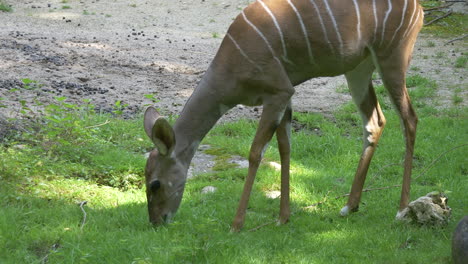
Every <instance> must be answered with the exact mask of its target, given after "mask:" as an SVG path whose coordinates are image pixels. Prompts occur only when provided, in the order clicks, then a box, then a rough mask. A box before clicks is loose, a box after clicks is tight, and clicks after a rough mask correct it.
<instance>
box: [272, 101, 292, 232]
mask: <svg viewBox="0 0 468 264" xmlns="http://www.w3.org/2000/svg"><path fill="white" fill-rule="evenodd" d="M291 120H292V108H291V102H289V105H288V107H287V108H286V111H285V112H284V116H283V120H282V121H281V123H280V125H279V127H278V128H277V129H276V138H277V140H278V148H279V153H280V159H281V200H280V215H279V224H285V223H286V222H288V220H289V215H290V214H291V210H290V208H289V166H290V159H291V143H290V142H291Z"/></svg>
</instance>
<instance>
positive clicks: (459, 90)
mask: <svg viewBox="0 0 468 264" xmlns="http://www.w3.org/2000/svg"><path fill="white" fill-rule="evenodd" d="M462 91H463V90H462V88H460V87H458V88H456V89H455V90H454V91H453V96H452V102H453V104H455V105H458V104H460V103H462V102H463V97H462V96H460V93H462Z"/></svg>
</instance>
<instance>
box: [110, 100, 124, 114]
mask: <svg viewBox="0 0 468 264" xmlns="http://www.w3.org/2000/svg"><path fill="white" fill-rule="evenodd" d="M127 106H128V104H122V101H120V100H118V101H116V102H115V103H114V105H113V108H114V110H113V111H112V113H114V114H115V115H118V116H120V115H122V114H123V110H124V109H125V108H126V107H127Z"/></svg>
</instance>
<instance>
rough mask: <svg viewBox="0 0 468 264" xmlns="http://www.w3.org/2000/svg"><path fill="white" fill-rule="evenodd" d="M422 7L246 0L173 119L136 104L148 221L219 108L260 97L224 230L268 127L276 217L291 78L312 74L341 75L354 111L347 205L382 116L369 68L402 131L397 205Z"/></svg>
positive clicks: (345, 0) (157, 220)
mask: <svg viewBox="0 0 468 264" xmlns="http://www.w3.org/2000/svg"><path fill="white" fill-rule="evenodd" d="M423 15H424V13H423V10H422V8H421V6H420V5H419V3H418V1H417V0H257V1H256V2H253V3H251V4H250V5H248V6H247V7H246V8H245V9H244V10H243V11H242V12H241V13H240V14H239V15H238V16H237V17H236V18H235V20H234V21H233V23H232V24H231V26H230V27H229V29H228V31H227V33H226V35H225V37H224V39H223V40H222V43H221V46H220V48H219V50H218V52H217V54H216V55H215V57H214V59H213V61H212V62H211V64H210V66H209V68H208V69H207V71H206V73H205V74H204V76H203V77H202V79H201V80H200V83H199V84H198V86H197V87H196V89H195V90H194V92H193V94H192V95H191V96H190V98H189V99H188V101H187V103H186V104H185V106H184V108H183V110H182V112H181V114H180V117H179V118H178V119H177V121H176V122H175V124H174V126H173V127H171V125H170V124H169V122H168V121H167V120H166V119H164V118H163V117H161V116H160V114H159V113H158V112H157V111H156V110H155V108H153V107H149V108H148V109H147V110H146V112H145V116H144V128H145V131H146V134H147V135H148V137H149V138H150V139H151V140H152V142H153V143H154V145H155V149H154V150H153V151H152V152H151V153H150V155H149V157H148V160H147V164H146V171H145V176H146V196H147V202H148V212H149V220H150V222H151V223H153V224H156V225H159V224H163V223H166V222H170V219H171V218H172V216H173V215H174V214H175V213H176V211H177V209H178V208H179V205H180V203H181V200H182V195H183V192H184V187H185V184H186V180H187V170H188V168H189V166H190V162H191V160H192V158H193V156H194V154H195V152H196V150H197V148H198V145H199V144H200V141H201V140H202V139H203V138H204V136H205V135H206V134H207V133H208V132H209V131H210V129H211V128H212V127H213V126H214V125H215V123H216V122H217V121H218V120H219V119H220V117H221V116H222V115H223V114H225V113H226V112H227V111H228V110H229V109H232V108H233V107H235V106H236V105H238V104H243V105H246V106H258V105H262V106H263V112H262V114H261V117H260V120H259V124H258V128H257V131H256V134H255V137H254V140H253V143H252V145H251V149H250V154H249V158H248V160H249V168H248V175H247V177H246V180H245V185H244V190H243V192H242V196H241V198H240V202H239V207H238V209H237V213H236V215H235V218H234V221H233V224H232V230H233V231H239V230H240V229H241V228H242V226H243V224H244V220H245V214H246V209H247V204H248V201H249V197H250V193H251V190H252V185H253V183H254V178H255V176H256V173H257V169H258V167H259V164H260V162H261V160H262V157H263V153H264V151H265V149H266V146H267V144H268V143H269V141H270V140H271V139H272V137H273V135H274V133H275V132H276V138H277V141H278V147H279V153H280V161H281V198H280V213H279V223H280V224H284V223H286V222H287V221H288V219H289V216H290V206H289V200H290V197H289V176H290V175H289V174H290V173H289V167H290V152H291V147H290V140H291V119H292V106H291V97H292V96H293V94H294V86H296V85H298V84H300V83H302V82H305V81H307V80H309V79H311V78H314V77H320V76H337V75H341V74H344V75H345V77H346V80H347V83H348V86H349V89H350V91H351V95H352V98H353V101H354V102H355V104H356V105H357V107H358V109H359V112H360V114H361V116H362V121H363V151H362V154H361V158H360V160H359V164H358V167H357V171H356V174H355V177H354V181H353V184H352V187H351V192H350V195H349V198H348V202H347V203H346V205H345V206H344V207H343V208H342V209H341V211H340V214H341V215H343V216H346V215H348V214H349V213H351V212H355V211H357V210H358V207H359V202H360V199H361V193H362V189H363V185H364V181H365V178H366V174H367V171H368V168H369V164H370V162H371V159H372V156H373V154H374V151H375V148H376V146H377V142H378V140H379V138H380V136H381V134H382V130H383V128H384V126H385V122H386V121H385V117H384V115H383V113H382V110H381V108H380V106H379V103H378V101H377V98H376V94H375V91H374V88H373V86H372V81H371V77H372V73H373V72H374V70H375V69H377V71H378V72H379V74H380V76H381V78H382V81H383V84H384V86H385V88H386V90H387V91H388V93H389V94H390V97H391V99H392V101H393V104H394V105H395V108H396V110H397V112H398V113H399V115H400V118H401V123H402V127H403V134H404V137H405V139H406V142H405V143H406V153H405V157H404V173H403V184H402V191H401V199H400V206H399V211H398V213H400V212H401V211H402V210H403V209H404V208H406V207H407V205H408V202H409V195H410V180H411V168H412V158H413V151H414V143H415V138H416V123H417V120H418V119H417V116H416V114H415V111H414V110H413V107H412V106H411V102H410V98H409V96H408V92H407V89H406V84H405V83H406V81H405V75H406V70H407V68H408V65H409V62H410V59H411V54H412V52H413V48H414V44H415V42H416V38H417V35H418V33H419V31H420V29H421V27H422V22H423ZM398 213H397V218H398V216H399V214H398Z"/></svg>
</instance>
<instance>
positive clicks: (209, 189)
mask: <svg viewBox="0 0 468 264" xmlns="http://www.w3.org/2000/svg"><path fill="white" fill-rule="evenodd" d="M216 190H217V188H216V187H214V186H206V187H204V188H203V189H202V190H201V193H203V194H207V193H214V192H216Z"/></svg>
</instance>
